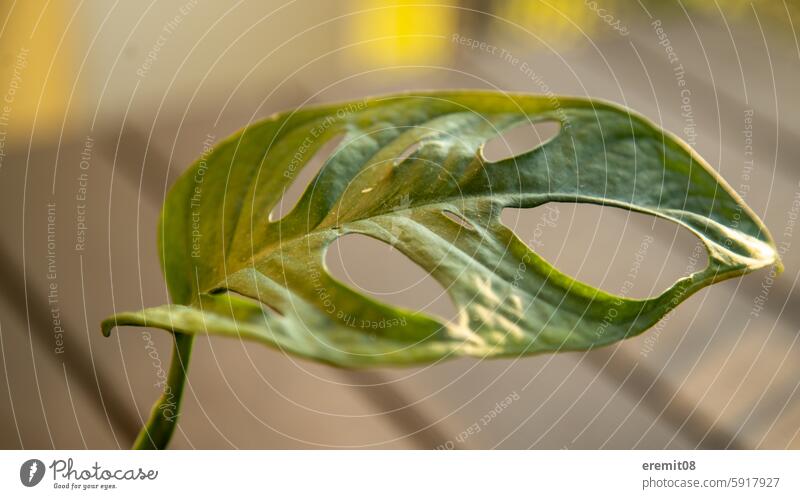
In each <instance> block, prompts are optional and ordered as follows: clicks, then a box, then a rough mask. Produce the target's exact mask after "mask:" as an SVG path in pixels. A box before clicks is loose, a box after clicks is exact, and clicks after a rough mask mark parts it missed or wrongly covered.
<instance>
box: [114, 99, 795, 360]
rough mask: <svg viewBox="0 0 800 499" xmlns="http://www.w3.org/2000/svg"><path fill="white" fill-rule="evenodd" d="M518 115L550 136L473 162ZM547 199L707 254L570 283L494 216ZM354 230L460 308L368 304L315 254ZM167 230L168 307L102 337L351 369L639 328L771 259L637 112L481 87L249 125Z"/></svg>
mask: <svg viewBox="0 0 800 499" xmlns="http://www.w3.org/2000/svg"><path fill="white" fill-rule="evenodd" d="M528 121H530V122H540V121H558V122H560V125H561V130H560V132H559V134H558V135H557V136H556V137H555V138H553V139H552V140H550V141H549V142H547V143H546V144H544V145H542V146H540V147H538V148H537V149H535V150H533V151H530V152H527V153H524V154H521V155H519V156H516V157H514V158H511V159H507V160H503V161H499V162H496V163H489V162H487V161H485V160H483V159H482V153H481V150H482V146H483V144H484V143H486V142H487V141H488V140H490V139H491V138H493V137H495V136H497V135H498V134H500V133H502V131H503V130H505V129H508V128H509V127H512V126H514V125H517V124H519V123H524V122H528ZM340 134H344V139H343V140H342V142H341V143H340V144H339V145H338V147H337V149H336V150H335V152H334V153H333V154H332V155H331V157H330V158H328V159H327V161H326V163H325V165H324V167H323V169H322V170H321V172H320V173H319V174H318V175H317V177H316V178H315V180H314V181H313V182H312V184H311V185H310V186H309V188H308V189H307V190H306V192H305V193H304V195H303V197H302V198H301V199H300V201H299V202H298V204H297V206H296V207H295V208H294V209H293V210H292V211H291V212H290V213H289V214H288V215H287V216H286V217H284V218H283V219H281V220H279V221H276V222H270V221H269V220H268V216H267V215H268V213H270V211H271V210H272V209H273V207H274V206H275V205H276V204H277V203H278V202H279V200H280V199H281V197H282V196H283V192H284V190H285V189H287V188H288V187H289V185H290V184H291V183H292V181H293V180H294V177H295V176H296V174H297V172H298V171H299V170H300V169H301V168H303V166H304V165H306V163H307V162H308V160H309V159H310V158H311V157H312V156H313V155H314V153H315V152H316V151H318V150H319V149H320V148H321V147H322V146H323V145H324V144H325V143H326V142H327V141H329V140H331V139H332V138H334V137H335V136H337V135H340ZM415 144H417V145H418V149H417V150H416V151H415V152H414V153H413V154H411V155H410V156H409V157H408V158H406V159H405V160H403V161H402V162H400V163H399V164H396V163H397V162H396V161H395V158H398V157H400V156H401V154H402V153H403V152H404V151H406V150H407V149H408V148H409V147H411V146H413V145H415ZM550 201H559V202H576V203H595V204H604V205H611V206H616V207H621V208H625V209H630V210H635V211H639V212H643V213H649V214H651V215H653V216H657V217H662V218H666V219H669V220H672V221H674V222H675V223H678V224H681V225H683V226H684V227H686V228H687V229H688V230H690V231H692V232H693V233H694V234H695V235H697V237H699V238H700V239H701V240H702V241H703V243H704V244H705V247H706V249H707V251H708V254H709V265H708V267H707V268H705V269H704V270H702V271H700V272H697V273H695V274H693V275H691V276H688V277H685V278H683V279H681V280H679V281H677V282H676V283H675V284H674V285H673V286H672V287H671V288H669V289H668V290H667V291H665V292H664V293H663V294H661V295H660V296H656V297H653V298H650V299H646V300H633V299H628V298H625V297H619V296H614V295H611V294H608V293H606V292H603V291H601V290H598V289H595V288H593V287H591V286H588V285H586V284H583V283H580V282H577V281H575V280H573V279H572V278H570V277H569V276H567V275H565V274H563V273H561V272H559V271H558V270H557V269H555V268H554V267H552V266H551V265H550V264H549V263H548V262H546V261H545V260H543V259H542V258H541V257H540V256H538V255H537V254H536V253H535V252H533V251H532V250H531V249H530V248H528V247H527V246H526V245H525V244H524V243H523V242H521V241H520V240H519V239H518V238H517V237H516V236H515V235H514V233H513V232H512V231H511V230H510V229H508V228H507V227H505V226H503V225H502V224H501V222H500V213H501V211H502V209H503V208H505V207H514V208H532V207H535V206H539V205H542V204H544V203H547V202H550ZM445 211H449V212H452V213H455V214H457V215H458V216H459V217H461V218H463V220H464V221H466V222H467V224H468V225H470V226H471V227H465V226H464V225H462V224H459V223H457V222H456V221H454V220H453V219H451V218H449V217H448V216H447V215H446V214H445ZM350 233H360V234H365V235H367V236H371V237H373V238H376V239H379V240H381V241H384V242H385V243H387V244H390V245H392V246H394V247H396V248H397V249H398V250H399V251H401V252H402V253H404V254H405V255H407V256H408V257H409V258H411V259H412V260H413V261H414V262H416V263H417V264H419V265H420V266H421V267H422V268H424V269H425V270H427V271H428V272H430V273H431V274H432V275H433V276H434V277H435V278H436V279H437V280H438V281H439V282H440V283H441V284H442V285H443V286H444V287H445V288H446V289H447V291H448V293H449V294H450V296H451V298H452V299H453V301H454V302H455V304H456V306H457V308H458V311H459V315H458V319H457V320H456V321H455V322H453V323H442V322H440V321H438V320H437V319H435V318H433V317H429V316H427V315H424V314H421V313H416V312H413V311H409V310H404V309H401V308H397V307H392V306H389V305H386V304H383V303H379V302H377V301H375V300H373V299H371V298H368V297H366V296H363V295H361V294H360V293H358V292H357V291H355V290H353V289H350V288H349V287H347V286H346V285H344V284H343V283H341V282H338V281H337V280H335V279H334V278H333V277H331V275H330V274H329V273H328V272H327V270H326V268H325V263H324V257H325V251H326V248H328V246H329V245H330V244H331V243H332V242H333V241H335V240H336V239H337V238H339V237H342V236H343V235H345V234H350ZM160 241H161V243H160V245H161V257H162V264H163V269H164V274H165V277H166V280H167V283H168V286H169V290H170V293H171V296H172V298H173V301H174V303H175V304H173V305H163V306H160V307H155V308H148V309H145V310H142V311H139V312H129V313H121V314H118V315H116V316H114V317H111V318H109V319H107V320H106V321H104V323H103V330H104V332H105V334H109V332H110V330H111V329H112V328H113V327H114V326H116V325H138V326H154V327H159V328H163V329H167V330H170V331H174V332H178V333H185V334H187V335H197V334H214V335H219V336H227V337H232V338H243V339H248V340H254V341H259V342H262V343H265V344H267V345H269V346H272V347H276V348H279V349H281V350H284V351H287V352H290V353H293V354H297V355H302V356H305V357H309V358H312V359H316V360H319V361H323V362H327V363H331V364H335V365H339V366H346V367H355V366H370V365H387V364H409V363H417V362H430V361H435V360H438V359H442V358H449V357H457V356H463V355H470V356H477V357H498V356H519V355H529V354H535V353H541V352H557V351H566V350H586V349H590V348H594V347H598V346H602V345H607V344H610V343H613V342H615V341H619V340H621V339H624V338H626V337H630V336H634V335H637V334H640V333H642V332H643V331H645V330H646V329H647V328H649V327H650V326H652V325H654V324H655V323H656V322H657V321H658V320H659V319H660V318H662V317H663V316H664V315H665V314H666V313H667V312H669V311H670V310H671V309H672V308H674V307H675V306H677V305H678V304H679V303H680V302H682V301H683V300H685V299H686V298H688V297H689V296H690V295H691V294H693V293H694V292H696V291H697V290H699V289H701V288H703V287H705V286H708V285H710V284H712V283H714V282H717V281H720V280H723V279H728V278H731V277H734V276H738V275H742V274H744V273H747V272H750V271H752V270H755V269H758V268H761V267H764V266H768V265H771V264H777V265H780V262H779V260H778V256H777V252H776V250H775V245H774V243H773V241H772V239H771V237H770V236H769V234H768V232H767V230H766V228H765V227H764V225H763V224H762V223H761V221H760V220H759V219H758V218H757V217H756V216H755V215H754V214H753V212H752V211H751V210H750V209H749V208H748V207H747V206H746V205H745V204H744V202H743V201H742V199H741V198H739V196H737V195H736V194H735V193H734V191H733V190H732V189H731V188H730V187H729V186H728V185H727V184H726V183H725V182H724V181H723V180H722V179H721V178H720V177H719V176H718V175H717V174H716V173H715V172H714V171H713V170H712V169H711V167H710V166H709V165H708V164H707V163H706V162H705V161H703V160H702V159H701V158H700V157H699V156H698V155H697V154H696V153H695V152H693V151H692V150H691V149H690V148H689V147H688V146H687V145H686V144H684V143H683V142H681V141H680V140H679V139H677V138H676V137H674V136H672V135H670V134H668V133H666V132H664V131H662V130H660V129H659V128H657V127H656V126H654V125H653V124H652V123H650V122H649V121H647V120H646V119H644V118H642V117H641V116H638V115H636V114H633V113H632V112H630V111H628V110H626V109H623V108H620V107H618V106H616V105H613V104H609V103H605V102H600V101H596V100H588V99H577V98H559V99H553V98H548V97H544V96H532V95H508V94H502V93H496V92H484V91H451V92H429V93H417V94H401V95H392V96H386V97H378V98H372V99H367V100H364V101H357V102H350V103H346V104H339V105H329V106H323V107H314V108H306V109H300V110H295V111H291V112H286V113H281V114H276V115H273V116H271V117H269V118H267V119H265V120H264V121H261V122H259V123H256V124H254V125H251V126H249V127H247V128H246V129H244V130H242V131H241V132H239V133H237V134H235V135H233V136H232V137H230V138H228V139H227V140H225V141H223V142H222V143H220V144H218V146H216V148H215V149H214V150H213V152H211V153H210V154H208V155H206V156H205V157H203V158H201V159H200V160H199V161H198V162H197V163H195V164H194V165H193V166H192V167H191V168H190V169H189V170H188V171H187V172H186V173H185V174H184V175H183V176H182V177H181V178H180V180H179V181H178V182H177V183H176V185H175V186H174V187H173V189H172V191H171V192H170V194H169V196H168V197H167V200H166V203H165V206H164V210H163V214H162V220H161V227H160ZM259 302H260V303H259ZM262 304H263V305H262Z"/></svg>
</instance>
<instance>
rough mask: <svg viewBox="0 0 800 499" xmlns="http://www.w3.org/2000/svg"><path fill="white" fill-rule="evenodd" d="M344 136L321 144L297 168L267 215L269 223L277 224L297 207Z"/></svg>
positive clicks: (336, 136) (339, 135) (341, 134)
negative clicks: (304, 162)
mask: <svg viewBox="0 0 800 499" xmlns="http://www.w3.org/2000/svg"><path fill="white" fill-rule="evenodd" d="M344 136H345V134H344V132H342V133H339V134H337V135H335V136H334V137H333V138H331V139H330V140H328V141H327V142H326V143H325V144H323V145H322V147H320V148H319V149H318V150H317V152H316V153H314V155H313V156H312V157H311V159H309V160H308V162H307V163H306V164H305V165H300V166H298V168H297V170H296V172H295V177H294V180H293V181H292V182H291V183H290V184H289V185H288V186H286V187H285V188H284V190H283V196H282V197H281V199H280V201H278V204H276V205H275V207H274V208H272V211H271V212H270V214H269V221H270V222H277V221H278V220H280V219H282V218H284V217H285V216H286V215H288V214H289V213H290V212H291V211H292V210H293V209H294V207H295V206H297V203H298V202H299V201H300V198H301V197H302V196H303V193H304V192H305V191H306V190H308V189H309V187H311V183H312V181H313V180H314V179H315V178H316V176H317V174H319V172H320V171H321V170H322V167H323V166H324V165H325V162H326V161H327V160H328V159H329V158H330V157H331V155H332V154H333V152H334V151H335V150H336V148H337V147H338V146H339V144H340V143H341V142H342V140H344Z"/></svg>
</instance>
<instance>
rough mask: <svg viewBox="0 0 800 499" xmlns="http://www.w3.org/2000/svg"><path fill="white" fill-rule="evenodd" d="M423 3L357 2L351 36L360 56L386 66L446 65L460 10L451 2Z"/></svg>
mask: <svg viewBox="0 0 800 499" xmlns="http://www.w3.org/2000/svg"><path fill="white" fill-rule="evenodd" d="M420 4H424V2H420V0H394V1H389V0H358V1H356V2H355V7H356V8H355V9H354V11H360V12H357V13H355V14H353V18H352V19H353V22H352V28H351V29H350V32H349V35H350V36H352V38H353V40H352V42H351V43H357V44H358V45H357V46H356V49H355V50H356V52H357V53H358V55H359V56H360V57H361V58H363V59H364V60H366V61H367V62H371V63H381V64H384V65H415V64H420V65H425V64H435V63H440V62H443V61H445V60H446V59H447V57H448V56H449V54H450V51H451V50H452V47H450V45H449V43H448V40H449V37H450V36H451V35H452V34H453V32H454V31H455V27H456V19H457V16H458V10H457V9H455V8H453V7H451V5H454V2H452V1H449V0H448V1H438V2H437V4H434V5H420Z"/></svg>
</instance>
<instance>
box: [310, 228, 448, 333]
mask: <svg viewBox="0 0 800 499" xmlns="http://www.w3.org/2000/svg"><path fill="white" fill-rule="evenodd" d="M325 263H326V266H327V268H328V271H329V272H330V274H331V275H332V276H334V277H335V278H336V279H338V280H339V281H341V282H343V283H346V284H348V285H349V286H350V287H352V288H353V289H355V290H357V291H359V292H361V293H363V294H365V295H368V296H370V297H372V298H374V299H376V300H378V301H381V302H383V303H386V304H388V305H392V306H396V307H402V308H405V309H409V310H414V311H416V312H421V313H424V314H427V315H429V316H433V317H436V318H437V319H439V320H440V321H442V322H453V321H455V319H456V316H457V315H458V310H457V309H456V306H455V304H453V301H452V300H451V298H450V295H448V294H447V291H445V289H444V288H443V287H442V285H441V284H439V282H438V281H437V280H436V279H434V278H433V276H431V275H430V274H429V273H428V272H426V271H425V270H424V269H423V268H422V267H420V266H419V265H417V264H416V263H415V262H413V261H412V260H411V259H410V258H408V257H407V256H406V255H404V254H403V253H402V252H400V251H399V250H397V249H396V248H394V247H392V246H390V245H389V244H386V243H384V242H383V241H379V240H378V239H375V238H373V237H369V236H365V235H363V234H347V235H344V236H342V237H340V238H338V239H337V240H336V241H335V242H333V244H331V245H330V246H329V247H328V251H327V253H326V256H325Z"/></svg>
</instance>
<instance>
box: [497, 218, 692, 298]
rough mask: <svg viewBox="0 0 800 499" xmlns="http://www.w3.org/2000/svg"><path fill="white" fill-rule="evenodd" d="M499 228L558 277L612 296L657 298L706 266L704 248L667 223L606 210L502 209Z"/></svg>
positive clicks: (678, 228) (682, 230) (659, 219)
mask: <svg viewBox="0 0 800 499" xmlns="http://www.w3.org/2000/svg"><path fill="white" fill-rule="evenodd" d="M501 221H502V222H503V224H504V225H506V226H507V227H509V228H510V229H512V230H513V231H514V232H515V233H516V235H517V237H519V238H520V240H522V241H523V242H524V243H525V244H527V245H528V247H529V248H531V249H532V250H533V251H534V252H536V253H537V254H539V255H540V256H541V257H543V258H544V259H545V260H547V261H548V262H549V263H550V264H551V265H553V266H554V267H556V268H558V269H559V270H560V271H561V272H563V273H565V274H567V275H569V276H571V277H572V278H574V279H577V280H579V281H581V282H584V283H586V284H589V285H591V286H594V287H595V288H599V289H602V290H604V291H606V292H608V293H611V294H614V295H621V296H625V297H627V298H632V299H644V298H649V297H651V296H657V295H659V294H661V293H662V292H663V291H665V290H666V289H668V288H669V287H670V286H672V285H673V284H674V283H675V281H677V280H678V279H680V278H682V277H685V276H688V275H690V274H692V273H694V272H699V271H701V270H703V269H704V268H705V267H706V266H707V265H708V254H707V252H706V249H705V246H704V245H703V243H702V242H701V241H700V239H699V238H698V237H696V236H695V235H694V234H693V233H692V232H691V231H689V230H686V229H685V228H684V227H682V226H680V225H678V224H676V223H673V222H671V221H669V220H665V219H662V218H658V217H654V216H651V215H646V214H642V213H638V212H634V211H629V210H625V209H621V208H617V207H612V206H598V205H591V204H584V203H547V204H545V205H542V206H538V207H536V208H529V209H514V208H506V209H504V210H503V213H502V215H501Z"/></svg>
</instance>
